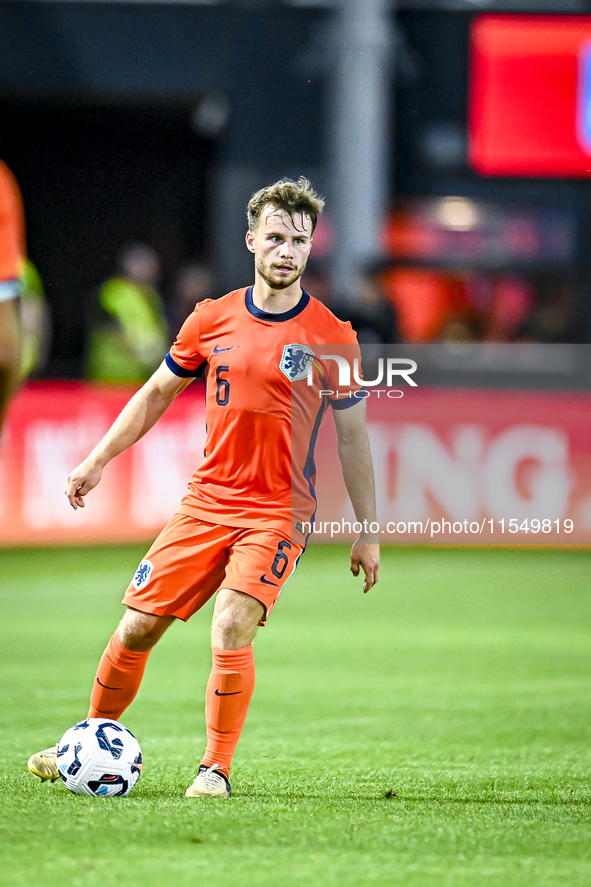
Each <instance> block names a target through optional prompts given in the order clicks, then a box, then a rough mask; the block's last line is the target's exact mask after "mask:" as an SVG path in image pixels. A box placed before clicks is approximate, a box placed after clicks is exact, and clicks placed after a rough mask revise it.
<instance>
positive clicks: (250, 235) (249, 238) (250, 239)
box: [244, 231, 254, 253]
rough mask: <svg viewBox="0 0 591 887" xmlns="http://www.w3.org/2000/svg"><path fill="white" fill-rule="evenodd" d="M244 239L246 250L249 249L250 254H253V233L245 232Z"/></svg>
mask: <svg viewBox="0 0 591 887" xmlns="http://www.w3.org/2000/svg"><path fill="white" fill-rule="evenodd" d="M244 239H245V240H246V248H247V249H249V250H250V251H251V253H253V252H254V233H253V232H252V231H247V232H246V237H245V238H244Z"/></svg>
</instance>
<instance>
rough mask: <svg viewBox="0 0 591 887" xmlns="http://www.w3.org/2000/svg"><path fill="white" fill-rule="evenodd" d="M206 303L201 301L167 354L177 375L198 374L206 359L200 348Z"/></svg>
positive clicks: (169, 365) (171, 368) (185, 376)
mask: <svg viewBox="0 0 591 887" xmlns="http://www.w3.org/2000/svg"><path fill="white" fill-rule="evenodd" d="M208 301H209V300H208ZM204 304H205V302H199V304H198V305H197V306H196V307H195V310H194V311H193V313H192V314H190V315H189V316H188V317H187V319H186V320H185V322H184V324H183V325H182V327H181V328H180V330H179V333H178V336H177V337H176V340H175V342H174V345H173V346H172V348H171V349H170V351H169V352H168V354H167V355H166V358H165V360H166V364H167V366H168V368H169V370H171V371H172V372H173V373H174V374H175V375H176V376H181V377H182V378H190V377H193V376H198V375H199V372H200V368H201V366H202V365H203V363H204V361H205V359H206V358H205V357H204V356H203V355H202V354H201V350H200V348H201V344H200V329H201V313H202V310H203V305H204Z"/></svg>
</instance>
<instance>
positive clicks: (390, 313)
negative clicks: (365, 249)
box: [335, 263, 398, 345]
mask: <svg viewBox="0 0 591 887" xmlns="http://www.w3.org/2000/svg"><path fill="white" fill-rule="evenodd" d="M382 273H383V269H382V267H381V265H380V264H379V263H372V264H370V265H368V266H367V267H366V269H365V271H364V272H363V274H362V276H361V280H360V282H359V291H358V293H359V295H358V298H357V301H356V302H354V303H351V304H350V305H347V306H346V307H345V306H343V307H341V306H336V311H335V313H336V314H337V316H338V317H339V318H340V319H341V320H348V321H350V322H351V326H352V327H353V329H354V330H355V332H356V333H357V338H358V339H359V342H360V343H361V344H362V345H364V344H372V343H374V344H383V345H387V344H388V343H389V342H397V341H398V323H397V319H396V311H395V309H394V306H393V305H392V303H391V302H390V300H389V299H388V297H387V295H386V293H385V290H384V285H383V283H382Z"/></svg>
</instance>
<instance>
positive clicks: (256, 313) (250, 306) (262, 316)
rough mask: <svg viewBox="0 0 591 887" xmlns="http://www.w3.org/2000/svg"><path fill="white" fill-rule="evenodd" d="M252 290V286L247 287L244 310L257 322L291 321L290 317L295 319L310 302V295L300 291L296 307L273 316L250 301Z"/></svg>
mask: <svg viewBox="0 0 591 887" xmlns="http://www.w3.org/2000/svg"><path fill="white" fill-rule="evenodd" d="M252 290H253V287H252V286H249V287H248V289H247V290H246V310H247V311H248V312H249V313H250V314H252V316H253V317H258V318H259V320H272V321H273V322H274V323H281V322H282V321H283V320H291V319H292V317H297V316H298V314H301V313H302V311H303V310H304V308H306V306H307V305H308V302H309V301H310V295H309V294H308V293H307V292H306V291H305V290H302V298H301V299H300V301H299V302H298V303H297V305H294V307H293V308H291V309H290V310H289V311H284V312H283V313H282V314H273V313H272V312H271V311H263V310H262V308H257V306H256V305H255V303H254V302H253V300H252Z"/></svg>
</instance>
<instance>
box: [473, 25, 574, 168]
mask: <svg viewBox="0 0 591 887" xmlns="http://www.w3.org/2000/svg"><path fill="white" fill-rule="evenodd" d="M469 159H470V163H471V165H472V167H473V168H474V169H475V170H476V172H479V173H481V174H483V175H497V176H573V177H584V178H590V177H591V16H574V15H572V16H537V15H536V16H534V15H528V16H526V15H522V16H520V15H482V16H479V17H478V18H476V19H475V21H474V23H473V26H472V45H471V70H470V102H469Z"/></svg>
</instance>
